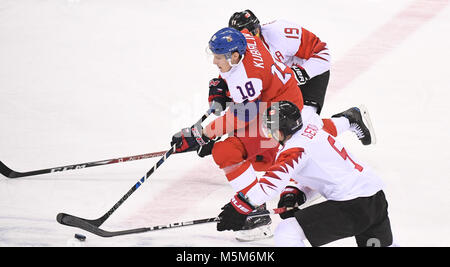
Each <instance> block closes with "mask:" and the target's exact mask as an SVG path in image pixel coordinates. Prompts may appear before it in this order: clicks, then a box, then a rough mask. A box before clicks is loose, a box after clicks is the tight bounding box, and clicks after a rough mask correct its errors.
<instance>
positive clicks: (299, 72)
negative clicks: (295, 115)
mask: <svg viewBox="0 0 450 267" xmlns="http://www.w3.org/2000/svg"><path fill="white" fill-rule="evenodd" d="M228 26H229V27H232V28H235V29H237V30H242V29H247V30H248V31H250V32H251V33H252V34H253V35H255V36H258V37H260V38H261V40H262V41H263V42H264V44H265V45H266V47H267V49H268V50H269V51H270V53H271V54H272V57H273V58H274V59H276V60H278V61H280V62H282V63H284V64H285V65H287V66H289V67H290V68H291V69H292V70H293V71H294V74H295V76H296V78H297V82H298V86H299V87H300V89H301V92H302V94H303V102H304V108H305V109H312V110H314V111H315V112H317V113H318V114H320V112H321V111H322V107H323V104H324V100H325V94H326V90H327V86H328V81H329V78H330V61H331V56H330V51H329V49H328V46H327V44H326V43H325V42H323V41H321V40H320V38H319V37H317V35H315V34H314V33H312V32H310V31H309V30H307V29H305V28H303V27H301V26H300V25H298V24H296V23H292V22H289V21H285V20H276V21H273V22H270V23H267V24H263V25H261V24H260V22H259V19H258V18H257V17H256V16H255V14H254V13H253V12H252V11H251V10H248V9H247V10H244V11H240V12H235V13H234V14H233V15H232V16H231V17H230V19H229V22H228ZM364 109H365V108H364V107H363V110H361V111H360V110H358V109H353V110H347V111H346V112H341V113H338V114H335V115H333V116H332V118H331V119H324V120H323V123H324V126H323V127H324V128H325V129H327V131H328V132H330V133H331V134H332V135H333V136H334V137H336V136H338V135H340V134H341V133H342V132H345V131H347V130H351V131H353V132H354V133H355V134H356V136H357V137H358V139H360V141H361V142H362V143H363V144H364V145H370V144H375V143H376V137H375V134H374V131H373V129H372V128H371V127H370V125H368V126H369V127H367V128H366V126H364V125H363V126H362V127H361V126H359V125H358V124H356V123H354V121H355V120H356V119H357V117H360V116H361V112H362V113H364V112H367V111H366V110H364Z"/></svg>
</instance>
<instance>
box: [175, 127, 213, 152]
mask: <svg viewBox="0 0 450 267" xmlns="http://www.w3.org/2000/svg"><path fill="white" fill-rule="evenodd" d="M210 141H211V139H209V138H208V137H207V136H206V135H204V134H203V127H202V126H201V125H200V124H194V125H193V126H192V127H189V128H184V129H182V130H181V131H180V132H178V133H176V134H175V135H174V136H172V142H170V146H173V145H174V144H177V146H176V150H175V151H176V152H177V153H181V152H188V151H194V150H198V149H199V147H200V146H206V145H207V144H208V143H209V142H210Z"/></svg>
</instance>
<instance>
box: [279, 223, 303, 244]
mask: <svg viewBox="0 0 450 267" xmlns="http://www.w3.org/2000/svg"><path fill="white" fill-rule="evenodd" d="M274 237H275V245H276V246H277V247H304V246H305V243H303V240H305V239H306V236H305V233H303V229H302V227H300V224H299V223H298V222H297V220H296V219H295V218H294V217H292V218H287V219H285V220H282V221H281V222H280V224H278V226H277V229H275V235H274Z"/></svg>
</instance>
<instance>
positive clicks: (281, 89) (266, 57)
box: [205, 29, 303, 137]
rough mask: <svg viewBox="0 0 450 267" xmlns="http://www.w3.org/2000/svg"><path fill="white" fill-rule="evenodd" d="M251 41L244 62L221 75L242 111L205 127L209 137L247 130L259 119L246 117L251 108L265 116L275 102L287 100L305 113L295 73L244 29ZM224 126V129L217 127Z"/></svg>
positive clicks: (259, 40) (234, 110)
mask: <svg viewBox="0 0 450 267" xmlns="http://www.w3.org/2000/svg"><path fill="white" fill-rule="evenodd" d="M242 33H243V34H244V36H245V38H246V40H247V50H246V52H245V54H244V57H243V59H242V60H241V61H240V62H239V63H238V64H236V65H234V66H232V68H231V70H230V71H228V72H220V76H221V77H222V78H223V79H224V80H225V81H226V83H227V85H228V89H229V93H230V97H231V98H232V100H233V102H234V103H236V104H240V103H243V104H245V106H246V107H245V108H242V105H241V106H240V107H239V105H237V106H238V108H233V107H232V108H230V109H229V110H228V111H227V112H226V113H225V115H224V116H222V117H220V118H217V119H216V120H214V121H213V122H211V123H210V124H209V125H208V126H206V127H205V131H206V133H207V135H208V136H209V137H215V136H222V135H224V134H226V133H229V132H231V131H235V130H238V129H240V128H243V127H247V126H248V124H249V123H250V122H253V121H255V118H256V117H255V116H248V114H243V113H245V112H243V113H242V110H248V109H249V107H250V109H251V106H252V105H253V107H255V108H256V110H257V112H256V113H258V114H262V113H263V112H264V111H265V109H266V108H267V107H269V106H270V104H271V102H278V101H281V100H287V101H290V102H292V103H294V104H295V105H297V107H298V108H299V109H300V110H301V109H302V108H303V97H302V94H301V92H300V89H299V88H298V86H297V81H296V80H295V78H294V73H293V72H292V70H291V69H290V68H288V67H286V65H284V64H283V63H281V62H279V61H277V60H274V59H273V57H272V55H271V54H270V52H269V51H268V50H267V49H266V48H265V46H264V44H263V42H262V41H261V39H260V38H258V37H256V36H253V35H251V34H250V32H249V31H247V30H246V29H244V30H242ZM218 125H222V127H217V126H218Z"/></svg>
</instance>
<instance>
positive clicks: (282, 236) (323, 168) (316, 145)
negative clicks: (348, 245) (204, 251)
mask: <svg viewBox="0 0 450 267" xmlns="http://www.w3.org/2000/svg"><path fill="white" fill-rule="evenodd" d="M303 113H304V111H302V113H300V111H299V109H298V108H297V107H296V106H295V105H293V104H292V103H290V102H289V101H280V102H278V103H275V104H273V105H271V106H270V107H269V108H268V109H267V111H266V112H265V114H264V116H263V128H264V129H265V132H266V134H267V136H270V137H272V138H274V139H275V140H277V141H278V142H279V143H280V144H281V146H280V149H279V152H278V154H277V157H276V162H275V164H274V165H273V166H272V167H271V168H269V169H268V170H267V171H266V172H265V174H264V175H263V176H262V177H261V178H260V179H259V180H258V183H257V184H255V185H254V186H253V187H252V188H250V189H249V190H248V191H247V192H246V194H245V195H244V194H242V193H237V194H236V195H235V196H234V197H233V198H232V200H231V201H230V203H228V204H226V205H225V206H224V207H223V208H222V210H223V211H222V212H221V213H220V214H219V217H220V221H219V222H218V224H217V230H218V231H224V230H238V229H240V228H241V227H242V225H243V224H244V223H245V220H246V218H247V216H248V215H249V214H250V213H251V212H252V210H254V207H256V206H259V205H261V204H263V203H266V202H267V201H268V200H270V199H272V198H273V197H276V196H280V201H279V205H278V206H279V207H296V206H297V205H301V204H303V203H304V202H305V201H306V200H307V199H308V198H309V197H311V195H312V194H314V193H319V194H321V195H322V196H323V197H324V198H325V199H326V201H324V202H322V203H319V204H316V205H312V206H309V207H307V208H304V209H298V208H294V209H292V210H289V211H287V212H284V213H282V214H281V217H282V218H283V219H284V220H283V221H282V222H281V223H280V224H279V225H278V226H277V229H276V230H275V243H276V245H277V246H304V245H305V244H304V240H308V241H309V243H310V244H311V245H312V246H321V245H325V244H327V243H330V242H332V241H335V240H338V239H342V238H346V237H351V236H354V237H355V238H356V242H357V245H358V246H373V245H376V246H390V245H392V243H393V239H392V231H391V227H390V221H389V217H388V211H387V207H388V203H387V201H386V198H385V195H384V192H383V187H384V185H383V182H382V180H381V179H380V178H379V177H378V176H377V175H376V174H375V173H374V171H373V170H372V169H371V168H370V167H369V166H368V165H366V164H364V163H363V162H361V161H360V160H358V159H357V158H355V157H354V156H353V155H352V154H350V152H349V151H347V150H346V149H345V148H344V147H343V146H342V145H341V144H340V143H339V142H338V141H336V140H335V139H334V138H333V137H332V136H331V135H329V134H328V133H326V132H325V131H324V130H323V129H321V128H320V127H319V126H318V125H320V121H321V119H320V117H319V116H318V115H317V114H316V120H314V119H313V117H312V116H309V120H308V121H303V120H302V115H303ZM291 178H292V179H294V180H295V183H292V182H290V180H291ZM297 207H298V206H297Z"/></svg>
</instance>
